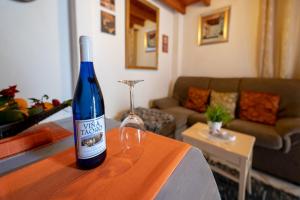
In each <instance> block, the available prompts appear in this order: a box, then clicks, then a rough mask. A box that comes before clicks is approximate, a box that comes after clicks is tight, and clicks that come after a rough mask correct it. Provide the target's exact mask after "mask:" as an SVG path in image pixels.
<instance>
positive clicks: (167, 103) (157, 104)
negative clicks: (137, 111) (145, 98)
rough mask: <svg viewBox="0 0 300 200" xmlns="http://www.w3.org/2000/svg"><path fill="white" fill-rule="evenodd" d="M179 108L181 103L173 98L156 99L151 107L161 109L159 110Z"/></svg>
mask: <svg viewBox="0 0 300 200" xmlns="http://www.w3.org/2000/svg"><path fill="white" fill-rule="evenodd" d="M175 106H179V102H178V101H177V100H176V99H174V98H172V97H165V98H161V99H154V100H152V103H151V107H152V108H159V109H166V108H171V107H175Z"/></svg>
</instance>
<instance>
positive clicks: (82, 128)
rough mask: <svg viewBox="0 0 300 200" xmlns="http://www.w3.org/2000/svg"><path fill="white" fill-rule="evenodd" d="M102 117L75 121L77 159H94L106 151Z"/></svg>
mask: <svg viewBox="0 0 300 200" xmlns="http://www.w3.org/2000/svg"><path fill="white" fill-rule="evenodd" d="M104 120H105V118H104V115H102V116H101V117H98V118H94V119H88V120H76V121H75V123H76V130H77V144H76V145H77V154H78V158H79V159H88V158H92V157H95V156H97V155H99V154H101V153H102V152H104V151H105V149H106V143H105V141H106V140H105V122H104Z"/></svg>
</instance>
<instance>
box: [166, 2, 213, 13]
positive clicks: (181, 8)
mask: <svg viewBox="0 0 300 200" xmlns="http://www.w3.org/2000/svg"><path fill="white" fill-rule="evenodd" d="M160 1H161V2H163V3H164V4H166V5H167V6H169V7H171V8H173V9H175V10H176V11H178V12H180V13H182V14H185V11H186V7H187V6H189V5H191V4H193V3H199V2H202V3H203V4H204V5H205V6H210V1H211V0H160Z"/></svg>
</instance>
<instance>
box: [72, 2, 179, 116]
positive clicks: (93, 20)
mask: <svg viewBox="0 0 300 200" xmlns="http://www.w3.org/2000/svg"><path fill="white" fill-rule="evenodd" d="M152 2H153V4H155V5H157V6H159V8H160V27H159V30H160V33H159V36H160V37H159V47H158V48H159V61H158V63H159V64H158V66H159V67H158V70H132V69H125V1H124V0H116V11H115V15H116V35H115V36H113V35H109V34H105V33H101V31H100V6H99V1H97V0H76V22H77V28H76V32H77V33H76V34H77V35H76V39H77V40H78V37H79V36H80V35H83V34H87V35H90V36H92V37H93V42H94V64H95V70H96V73H97V77H98V80H99V82H100V85H101V88H102V92H103V95H104V100H105V109H106V115H107V116H108V117H115V116H116V114H117V113H118V112H120V111H122V110H126V109H128V108H129V91H128V87H127V86H125V85H121V84H120V83H118V82H117V81H118V80H120V79H143V80H145V81H144V82H142V83H139V84H138V85H137V86H136V87H135V94H136V95H135V96H136V98H135V105H136V106H144V107H147V106H148V104H149V100H151V99H154V98H160V97H165V96H167V94H168V89H169V84H170V81H171V71H172V69H171V67H172V55H173V51H172V49H173V44H172V41H173V17H174V12H173V11H172V10H170V9H169V8H166V7H165V6H163V5H162V4H160V3H158V2H156V1H155V2H154V1H152ZM162 34H166V35H168V36H169V41H170V44H169V45H170V46H169V53H168V54H165V53H162V50H161V39H162V38H161V35H162ZM77 48H78V46H77Z"/></svg>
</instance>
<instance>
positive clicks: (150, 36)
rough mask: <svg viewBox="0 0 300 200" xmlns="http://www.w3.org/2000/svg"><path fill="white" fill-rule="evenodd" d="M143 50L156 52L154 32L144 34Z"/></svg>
mask: <svg viewBox="0 0 300 200" xmlns="http://www.w3.org/2000/svg"><path fill="white" fill-rule="evenodd" d="M145 49H146V52H155V51H156V30H153V31H148V32H146V33H145Z"/></svg>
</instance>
